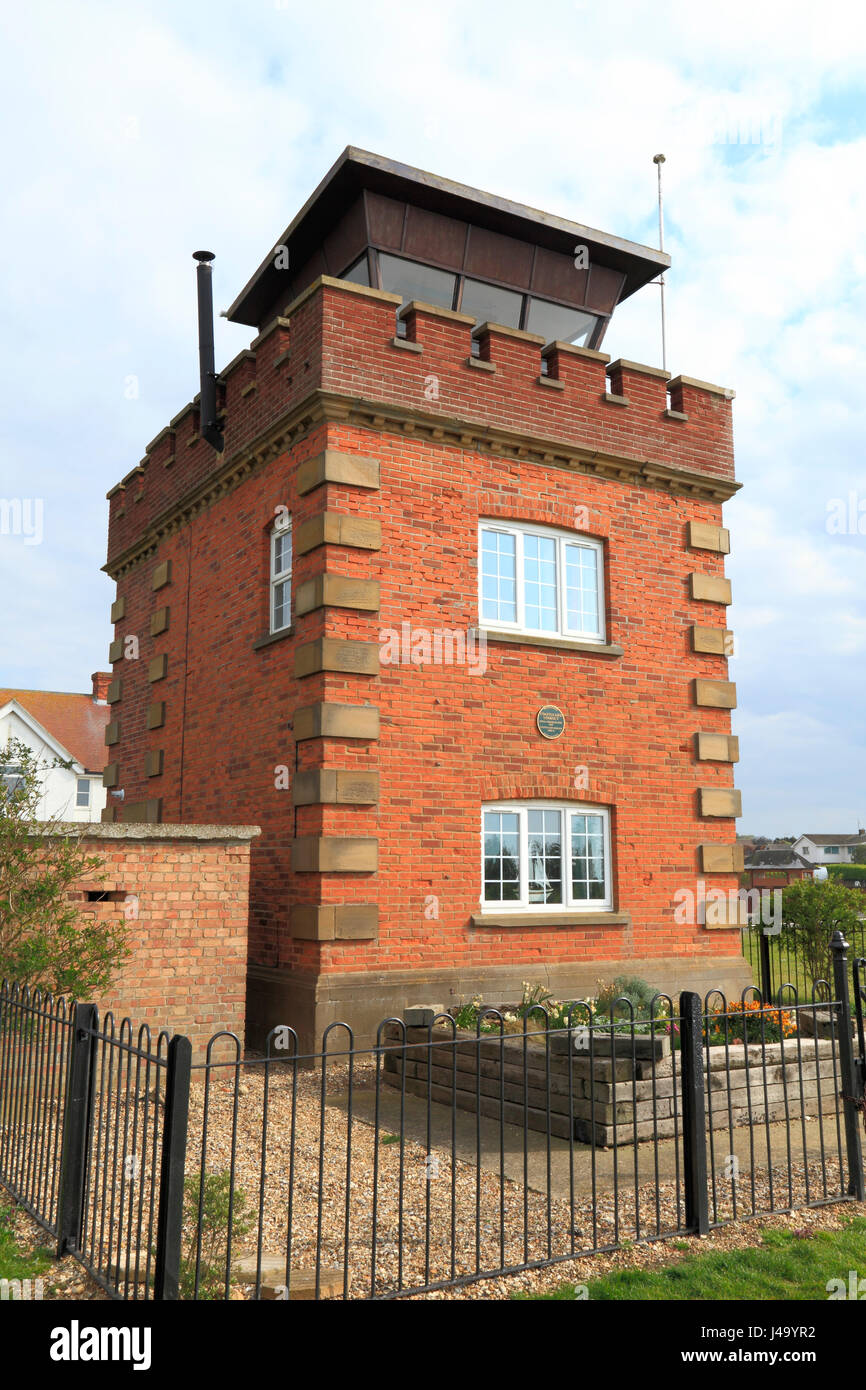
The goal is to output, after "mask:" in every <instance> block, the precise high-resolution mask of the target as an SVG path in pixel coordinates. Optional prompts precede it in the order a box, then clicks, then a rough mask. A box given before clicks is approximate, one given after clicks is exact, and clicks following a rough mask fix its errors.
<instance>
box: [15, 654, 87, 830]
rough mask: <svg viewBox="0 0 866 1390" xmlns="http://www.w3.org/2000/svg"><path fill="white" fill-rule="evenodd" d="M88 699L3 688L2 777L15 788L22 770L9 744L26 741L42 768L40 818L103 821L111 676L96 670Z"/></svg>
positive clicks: (67, 694) (76, 695) (54, 692)
mask: <svg viewBox="0 0 866 1390" xmlns="http://www.w3.org/2000/svg"><path fill="white" fill-rule="evenodd" d="M91 680H92V682H93V688H92V691H91V693H90V694H89V695H79V694H73V693H69V692H67V691H60V690H8V689H5V690H3V689H0V779H2V781H3V783H4V785H5V786H10V787H14V786H15V785H16V782H17V779H18V768H17V767H16V764H15V762H14V760H13V759H11V758H9V756H8V755H7V753H6V749H7V748H8V745H9V742H10V740H12V739H18V740H19V741H20V742H21V743H26V744H27V746H28V747H29V748H31V749H32V750H33V752H34V753H35V754H36V756H37V758H38V759H39V764H40V766H41V768H42V769H43V782H42V785H43V794H42V800H41V802H40V805H39V814H40V816H42V817H43V818H45V819H48V818H50V817H53V816H62V817H63V819H64V820H70V821H98V820H99V819H100V818H101V816H102V811H103V809H104V807H105V801H106V793H105V788H104V787H103V785H102V770H103V768H104V767H105V726H106V724H107V723H108V716H109V712H110V711H109V707H108V705H107V704H106V701H105V695H106V691H107V689H108V685H109V682H110V680H111V676H110V675H108V674H107V673H106V672H104V671H96V672H94V674H93V675H92V676H91Z"/></svg>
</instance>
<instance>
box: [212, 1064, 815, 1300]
mask: <svg viewBox="0 0 866 1390" xmlns="http://www.w3.org/2000/svg"><path fill="white" fill-rule="evenodd" d="M347 1085H348V1074H347V1070H346V1067H345V1065H343V1064H340V1063H336V1064H331V1065H330V1066H329V1069H328V1078H327V1096H328V1103H327V1105H326V1108H325V1117H324V1130H322V1125H321V1123H320V1100H321V1076H320V1074H319V1073H312V1072H309V1071H307V1072H301V1071H299V1072H298V1074H297V1090H296V1093H295V1095H294V1096H293V1089H292V1081H291V1078H290V1076H289V1075H283V1076H277V1075H276V1074H275V1073H272V1077H271V1081H270V1089H269V1105H268V1129H267V1134H266V1136H265V1139H266V1142H265V1155H266V1161H265V1166H264V1183H265V1185H264V1197H263V1201H262V1205H261V1229H262V1232H263V1242H262V1252H263V1255H265V1256H270V1257H274V1258H276V1259H279V1260H280V1261H283V1262H284V1261H285V1256H286V1249H287V1240H288V1237H289V1235H290V1237H291V1242H290V1243H291V1267H292V1269H293V1270H304V1271H311V1270H314V1269H315V1267H316V1263H317V1252H318V1260H319V1263H320V1266H321V1267H322V1268H330V1269H340V1270H345V1268H346V1265H347V1264H348V1278H347V1279H346V1284H345V1287H346V1289H347V1292H348V1295H349V1297H350V1298H365V1297H369V1295H370V1291H371V1288H375V1290H376V1292H377V1293H378V1294H380V1295H381V1294H389V1293H393V1292H395V1291H397V1290H411V1289H413V1288H417V1287H418V1286H419V1285H424V1284H429V1283H435V1282H437V1281H439V1280H445V1279H450V1278H454V1277H455V1276H456V1277H458V1278H459V1277H460V1276H466V1275H470V1274H472V1273H474V1272H476V1271H477V1270H478V1269H481V1270H484V1269H493V1270H496V1269H499V1268H500V1267H503V1266H511V1265H519V1264H524V1263H529V1262H532V1261H534V1260H541V1259H548V1258H550V1257H551V1256H554V1257H555V1256H567V1255H572V1254H574V1255H576V1256H581V1255H582V1254H584V1252H587V1251H590V1250H592V1248H593V1247H596V1248H598V1247H604V1246H610V1245H613V1244H617V1243H620V1242H622V1241H635V1240H636V1239H639V1238H641V1237H646V1236H647V1235H654V1234H659V1235H666V1234H669V1235H673V1234H674V1233H676V1232H677V1231H678V1229H679V1228H680V1227H681V1225H682V1222H683V1219H684V1212H683V1194H682V1186H681V1183H677V1182H676V1181H662V1182H661V1183H660V1184H659V1185H658V1187H656V1185H655V1183H649V1184H643V1183H641V1186H640V1188H639V1189H638V1198H637V1201H636V1200H635V1194H634V1189H633V1188H630V1187H629V1186H628V1176H629V1166H630V1163H631V1161H632V1152H633V1151H632V1150H629V1149H627V1150H623V1151H622V1153H623V1159H622V1164H621V1167H620V1189H619V1194H618V1198H615V1196H614V1193H613V1191H612V1190H611V1188H610V1186H609V1185H608V1184H607V1180H606V1179H604V1178H603V1177H601V1176H600V1177H599V1182H598V1186H597V1188H596V1194H595V1196H596V1199H595V1201H594V1202H593V1200H592V1196H591V1195H588V1196H582V1195H581V1194H579V1193H578V1194H577V1197H576V1200H575V1203H574V1206H573V1207H572V1205H571V1203H570V1202H569V1201H568V1200H562V1198H561V1197H560V1196H557V1195H555V1193H550V1194H548V1192H547V1191H545V1190H541V1191H539V1190H531V1189H528V1188H524V1187H523V1186H522V1184H521V1183H519V1182H516V1181H512V1180H511V1179H509V1178H508V1177H503V1178H501V1177H500V1172H499V1166H498V1151H495V1152H493V1153H492V1154H491V1153H490V1152H489V1150H488V1152H487V1154H486V1161H487V1162H488V1163H489V1165H490V1166H489V1167H488V1169H487V1170H486V1171H482V1172H481V1173H480V1174H478V1173H476V1168H475V1164H474V1163H468V1162H464V1161H461V1160H460V1159H459V1158H458V1161H457V1162H456V1163H454V1164H453V1165H452V1161H451V1154H450V1151H449V1149H448V1148H444V1147H443V1148H438V1149H436V1150H435V1151H434V1154H433V1156H432V1159H430V1160H428V1155H427V1152H426V1148H425V1147H424V1145H423V1144H422V1143H418V1142H415V1141H413V1140H412V1139H409V1138H404V1143H403V1144H402V1146H401V1144H400V1142H399V1139H398V1138H397V1139H396V1141H394V1142H389V1140H394V1139H395V1136H394V1130H393V1129H389V1128H387V1127H386V1126H384V1125H383V1126H382V1128H381V1129H380V1131H379V1135H378V1143H377V1142H376V1131H375V1129H374V1128H373V1126H372V1125H371V1124H370V1123H367V1122H365V1121H364V1120H363V1119H360V1118H358V1117H357V1116H356V1117H355V1118H354V1120H353V1123H352V1126H351V1154H350V1159H351V1161H350V1163H349V1164H348V1165H347V1158H348V1157H349V1154H348V1152H347V1150H348V1147H349V1146H348V1145H347V1138H348V1134H349V1123H348V1116H347V1113H346V1108H345V1097H346V1091H347ZM263 1088H264V1081H263V1077H262V1072H261V1068H258V1067H253V1066H247V1067H245V1068H244V1069H243V1070H242V1072H241V1077H240V1084H239V1086H238V1094H237V1118H236V1127H235V1121H234V1118H233V1117H234V1107H235V1099H236V1096H235V1085H234V1074H233V1072H232V1071H229V1070H226V1071H215V1072H214V1073H213V1079H212V1082H211V1094H210V1102H209V1111H208V1140H207V1153H206V1168H207V1171H208V1172H220V1171H227V1170H228V1169H229V1167H230V1165H231V1153H232V1143H233V1137H232V1136H233V1127H235V1133H234V1147H235V1173H236V1184H237V1187H238V1188H239V1189H240V1190H241V1191H242V1192H243V1193H244V1195H245V1197H246V1199H247V1205H248V1206H251V1207H252V1208H254V1209H255V1210H256V1211H258V1205H259V1200H260V1183H261V1180H262V1168H261V1160H260V1155H261V1151H262V1099H263ZM374 1088H375V1072H374V1067H373V1064H372V1063H369V1064H367V1065H360V1066H359V1065H358V1064H356V1065H355V1068H354V1073H353V1089H354V1098H355V1099H356V1100H358V1099H359V1098H360V1097H361V1096H362V1095H363V1094H364V1093H365V1092H369V1091H371V1090H374ZM392 1094H393V1093H392ZM383 1095H384V1091H383ZM368 1099H369V1097H368ZM293 1107H294V1133H295V1145H294V1153H292V1147H291V1134H292V1114H293ZM363 1109H364V1113H365V1114H368V1113H371V1106H370V1104H367V1105H366V1106H365V1107H363ZM391 1113H393V1112H391ZM202 1116H203V1087H201V1086H196V1087H194V1090H193V1097H192V1104H191V1115H190V1144H189V1148H188V1158H187V1172H188V1173H190V1172H194V1171H198V1165H199V1162H200V1152H201V1150H200V1143H201V1131H202ZM389 1118H390V1115H389ZM458 1125H460V1126H462V1131H461V1133H462V1135H463V1138H464V1139H465V1138H466V1136H467V1133H469V1135H470V1136H471V1135H472V1134H474V1125H475V1118H474V1117H473V1116H470V1115H467V1114H465V1113H464V1114H461V1115H458ZM467 1127H468V1129H467ZM398 1128H399V1126H398ZM507 1128H508V1129H509V1130H510V1129H511V1127H510V1126H509V1127H507ZM497 1130H498V1126H497ZM515 1133H516V1134H520V1136H521V1142H522V1132H520V1131H515ZM322 1134H323V1139H324V1143H323V1149H324V1161H323V1163H322V1165H321V1169H320V1163H319V1155H320V1140H321V1139H322ZM510 1142H513V1139H512V1140H510ZM553 1142H554V1144H555V1145H557V1147H558V1148H559V1149H561V1150H564V1151H565V1154H566V1155H567V1152H568V1146H567V1144H564V1143H562V1142H561V1141H553ZM460 1152H461V1148H460V1146H459V1145H458V1153H460ZM575 1153H576V1154H579V1157H580V1161H581V1162H582V1163H584V1164H586V1163H587V1162H588V1159H587V1157H586V1155H587V1151H586V1149H585V1148H583V1146H581V1147H580V1148H579V1149H578V1148H576V1149H575ZM491 1169H492V1171H491ZM632 1171H633V1170H632ZM768 1177H769V1175H768V1173H767V1172H766V1170H762V1169H761V1168H760V1160H756V1166H755V1173H754V1184H753V1183H752V1174H751V1172H750V1170H749V1167H748V1164H745V1165H742V1166H741V1170H740V1176H739V1185H738V1215H740V1216H743V1215H747V1214H751V1213H752V1212H753V1211H755V1212H762V1211H766V1210H767V1209H768V1208H769V1207H770V1205H771V1203H770V1198H769V1181H768ZM347 1180H348V1185H347ZM807 1181H808V1184H809V1192H808V1196H809V1197H811V1198H812V1199H813V1200H814V1199H815V1198H816V1197H823V1196H825V1195H826V1196H830V1197H832V1196H833V1195H835V1194H838V1193H839V1192H840V1190H841V1188H840V1176H839V1172H838V1164H837V1163H834V1161H833V1160H831V1159H830V1158H829V1155H828V1162H827V1172H826V1187H825V1186H824V1177H823V1176H822V1170H821V1167H820V1165H819V1164H817V1163H813V1162H800V1163H797V1162H794V1163H793V1164H792V1166H791V1170H790V1187H789V1174H788V1168H787V1165H777V1166H775V1167H774V1170H773V1182H774V1204H775V1205H776V1207H779V1206H781V1205H782V1204H783V1203H784V1205H785V1206H788V1205H790V1206H795V1205H797V1204H799V1203H801V1202H803V1201H805V1200H806V1199H807V1190H806V1189H807ZM347 1191H348V1194H349V1200H348V1203H347V1201H346V1193H347ZM320 1192H321V1214H320V1213H319V1203H318V1198H319V1194H320ZM290 1195H291V1198H292V1201H291V1231H289V1220H288V1210H289V1198H290ZM753 1197H754V1200H753ZM730 1198H731V1192H730V1184H727V1185H724V1184H723V1185H721V1186H720V1187H719V1191H718V1199H719V1205H718V1208H717V1213H716V1215H717V1219H719V1220H727V1219H729V1218H730V1217H731V1215H732V1214H733V1213H732V1204H731V1199H730ZM374 1205H375V1223H376V1225H375V1229H376V1234H377V1239H376V1247H375V1267H374V1262H373V1240H372V1233H373V1210H374ZM820 1219H822V1218H821V1215H819V1214H818V1213H816V1211H814V1210H812V1211H807V1212H800V1213H798V1215H797V1217H796V1218H795V1220H796V1221H799V1222H800V1224H801V1225H804V1226H805V1225H811V1224H814V1223H815V1222H816V1221H818V1220H820ZM825 1219H829V1218H825ZM257 1229H258V1228H257V1226H256V1229H255V1230H254V1231H253V1233H252V1235H248V1236H246V1237H245V1238H244V1240H243V1243H242V1245H241V1246H240V1248H239V1250H238V1251H237V1252H236V1253H237V1254H239V1255H243V1254H254V1253H255V1249H256V1233H257ZM428 1229H429V1241H426V1240H425V1233H426V1231H427V1230H428ZM747 1231H754V1224H753V1223H746V1224H745V1225H744V1224H738V1225H737V1226H736V1227H730V1228H728V1230H727V1231H723V1232H720V1233H719V1234H718V1235H715V1236H713V1237H712V1239H713V1240H714V1241H716V1242H718V1241H720V1240H722V1241H724V1240H729V1241H730V1242H732V1243H733V1244H734V1245H735V1244H736V1243H737V1242H738V1241H740V1242H741V1243H753V1244H754V1243H756V1237H755V1236H754V1235H752V1236H751V1237H750V1236H748V1235H747V1234H746V1232H747ZM654 1248H655V1247H653V1249H654ZM664 1248H665V1249H668V1250H669V1247H668V1245H667V1244H666V1245H665V1247H664ZM605 1258H606V1257H602V1256H598V1255H593V1256H592V1257H591V1267H592V1268H593V1269H596V1270H597V1271H599V1272H600V1270H601V1268H602V1267H603V1261H604V1259H605ZM642 1258H645V1259H646V1260H647V1261H649V1262H654V1261H656V1260H658V1259H659V1258H663V1256H660V1255H656V1254H654V1253H651V1248H650V1247H646V1250H645V1255H644V1256H643V1257H642ZM599 1260H602V1264H599V1263H598V1261H599ZM589 1267H590V1266H587V1264H586V1259H585V1258H582V1259H579V1260H576V1261H575V1260H571V1259H570V1260H569V1261H568V1263H567V1264H562V1265H557V1266H555V1267H554V1268H553V1270H551V1269H545V1270H542V1271H534V1272H527V1273H524V1274H520V1275H513V1276H509V1278H508V1279H501V1278H500V1279H496V1278H487V1279H485V1280H483V1281H482V1282H480V1283H479V1284H477V1285H469V1286H466V1287H465V1288H463V1289H459V1290H456V1291H454V1290H447V1291H444V1290H443V1291H440V1292H436V1293H431V1294H429V1295H427V1296H429V1297H448V1298H452V1297H469V1298H473V1297H474V1298H489V1297H505V1296H507V1291H509V1290H513V1289H514V1288H517V1287H521V1288H523V1287H536V1286H539V1284H545V1281H546V1285H545V1286H549V1285H550V1283H551V1282H553V1283H556V1282H559V1281H561V1280H562V1279H565V1278H576V1277H578V1274H577V1273H576V1271H579V1270H584V1271H585V1270H586V1269H587V1268H589ZM582 1277H584V1278H585V1277H587V1276H586V1273H584V1274H583V1276H582ZM279 1282H282V1276H279ZM250 1293H251V1290H250V1288H249V1286H245V1287H244V1288H238V1289H237V1290H236V1291H235V1294H234V1296H235V1297H238V1296H240V1297H244V1296H246V1297H248V1296H250Z"/></svg>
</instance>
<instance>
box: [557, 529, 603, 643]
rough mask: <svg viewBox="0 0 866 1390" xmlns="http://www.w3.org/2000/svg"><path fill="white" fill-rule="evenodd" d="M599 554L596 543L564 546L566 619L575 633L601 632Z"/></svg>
mask: <svg viewBox="0 0 866 1390" xmlns="http://www.w3.org/2000/svg"><path fill="white" fill-rule="evenodd" d="M598 556H599V552H598V551H597V550H596V549H595V547H594V546H588V545H566V547H565V621H566V625H567V627H568V628H569V629H570V630H571V631H573V632H591V633H595V634H597V633H599V632H600V631H601V623H600V621H599V612H598Z"/></svg>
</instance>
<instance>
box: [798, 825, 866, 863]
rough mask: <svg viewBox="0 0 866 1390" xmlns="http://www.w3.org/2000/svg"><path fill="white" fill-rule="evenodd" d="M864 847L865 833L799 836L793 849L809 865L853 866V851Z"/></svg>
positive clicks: (854, 860) (865, 843) (854, 861)
mask: <svg viewBox="0 0 866 1390" xmlns="http://www.w3.org/2000/svg"><path fill="white" fill-rule="evenodd" d="M858 845H860V846H862V845H866V832H864V831H863V830H860V831H858V832H857V834H856V835H801V836H800V838H799V839H798V840H795V841H794V845H793V849H794V852H795V853H796V854H799V855H802V857H803V858H804V859H805V860H806V861H807V863H809V864H854V863H856V862H857V860H856V859H855V858H854V853H853V852H854V850H855V849H856V848H857V846H858Z"/></svg>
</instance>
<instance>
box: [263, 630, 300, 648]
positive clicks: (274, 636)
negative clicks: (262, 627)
mask: <svg viewBox="0 0 866 1390" xmlns="http://www.w3.org/2000/svg"><path fill="white" fill-rule="evenodd" d="M294 635H295V629H294V628H293V627H281V628H280V630H279V632H266V633H265V635H264V637H260V638H259V639H258V641H257V642H253V651H254V652H257V651H258V650H259V648H260V647H270V646H271V645H272V644H273V643H274V642H279V641H281V640H282V638H283V637H294Z"/></svg>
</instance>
